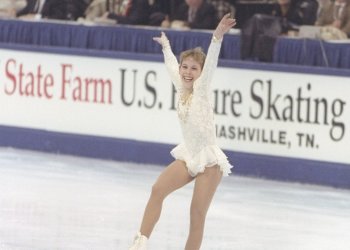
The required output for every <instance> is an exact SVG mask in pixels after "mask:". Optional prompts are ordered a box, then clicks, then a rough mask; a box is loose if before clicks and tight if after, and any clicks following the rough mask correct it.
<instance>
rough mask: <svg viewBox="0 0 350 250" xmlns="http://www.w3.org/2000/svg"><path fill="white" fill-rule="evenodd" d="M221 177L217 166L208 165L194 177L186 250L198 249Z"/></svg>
mask: <svg viewBox="0 0 350 250" xmlns="http://www.w3.org/2000/svg"><path fill="white" fill-rule="evenodd" d="M221 177H222V172H221V171H220V168H219V167H218V166H214V167H208V168H206V169H205V171H204V173H202V174H199V175H197V177H196V180H195V184H194V190H193V197H192V202H191V214H190V215H191V216H190V217H191V219H190V233H189V236H188V239H187V243H186V247H185V249H186V250H198V249H200V246H201V243H202V238H203V231H204V224H205V217H206V215H207V211H208V209H209V206H210V203H211V201H212V198H213V196H214V194H215V191H216V188H217V186H218V185H219V183H220V181H221Z"/></svg>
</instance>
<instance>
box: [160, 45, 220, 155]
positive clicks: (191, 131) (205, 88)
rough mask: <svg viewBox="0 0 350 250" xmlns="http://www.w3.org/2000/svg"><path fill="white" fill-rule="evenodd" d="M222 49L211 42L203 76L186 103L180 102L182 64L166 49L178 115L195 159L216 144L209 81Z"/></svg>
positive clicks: (195, 84) (168, 48)
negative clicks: (175, 94)
mask: <svg viewBox="0 0 350 250" xmlns="http://www.w3.org/2000/svg"><path fill="white" fill-rule="evenodd" d="M220 48H221V42H220V41H217V42H214V41H212V42H211V44H210V46H209V49H208V53H207V57H206V60H205V63H204V66H203V70H202V73H201V75H200V77H199V78H198V79H197V80H196V81H195V82H194V85H193V93H192V97H191V100H190V101H189V102H188V103H186V104H183V103H182V102H181V101H180V100H179V99H180V97H181V95H182V93H183V91H184V90H183V85H182V82H181V78H180V74H179V63H178V61H177V59H176V57H175V55H174V54H173V52H172V50H171V48H170V46H167V47H165V48H164V49H163V53H164V60H165V64H166V67H167V70H168V72H169V74H170V77H171V80H172V82H173V84H174V85H175V88H176V90H177V93H178V100H177V101H178V105H177V113H178V117H179V121H180V124H181V128H182V134H183V137H184V142H185V145H186V148H187V150H188V151H189V153H190V154H191V155H192V156H194V155H196V154H197V153H199V152H200V151H201V150H202V149H203V148H205V147H206V146H211V145H215V144H216V135H215V123H214V112H213V107H212V105H211V91H210V82H211V80H212V77H213V73H214V70H215V68H216V66H217V62H218V55H219V52H220Z"/></svg>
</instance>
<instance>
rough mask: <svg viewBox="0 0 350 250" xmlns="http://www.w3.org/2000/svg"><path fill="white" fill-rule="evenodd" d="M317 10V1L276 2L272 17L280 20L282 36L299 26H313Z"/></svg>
mask: <svg viewBox="0 0 350 250" xmlns="http://www.w3.org/2000/svg"><path fill="white" fill-rule="evenodd" d="M317 10H318V2H317V0H277V3H276V5H275V6H274V9H273V11H272V15H273V16H276V17H278V18H280V23H281V28H282V34H288V31H291V30H298V27H299V26H300V25H314V23H315V21H316V17H317Z"/></svg>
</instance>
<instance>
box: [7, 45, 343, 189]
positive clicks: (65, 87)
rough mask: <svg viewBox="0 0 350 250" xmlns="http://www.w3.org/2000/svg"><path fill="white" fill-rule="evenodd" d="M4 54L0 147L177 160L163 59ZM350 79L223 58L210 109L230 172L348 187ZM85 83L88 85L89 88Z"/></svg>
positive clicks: (62, 52)
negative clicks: (173, 150)
mask: <svg viewBox="0 0 350 250" xmlns="http://www.w3.org/2000/svg"><path fill="white" fill-rule="evenodd" d="M2 47H3V49H1V51H0V56H1V57H0V60H1V61H0V65H1V76H0V79H1V85H0V86H1V92H0V104H1V106H2V107H3V109H2V110H1V112H0V115H1V123H0V125H1V127H0V136H1V142H0V143H1V145H2V146H10V147H19V148H27V149H34V150H42V151H47V152H57V153H64V154H75V155H82V156H89V157H99V158H106V159H115V160H121V161H135V162H140V163H152V164H154V163H155V164H162V165H166V164H167V163H169V161H171V157H170V155H169V151H170V150H171V148H172V147H174V146H175V145H176V144H177V143H179V142H180V139H179V138H181V133H180V130H179V124H178V122H177V119H176V112H175V102H174V100H175V94H174V91H173V88H172V86H171V83H170V80H169V78H168V76H167V73H166V70H165V67H164V65H163V63H162V57H161V56H159V55H141V54H128V53H111V52H96V51H94V52H92V51H85V50H76V49H74V50H71V49H70V50H68V49H52V48H46V49H45V48H44V49H43V48H37V49H34V50H33V48H31V49H29V48H26V47H23V46H15V47H8V48H6V46H5V45H3V46H2ZM45 60H46V61H45ZM43 61H45V63H43ZM96 65H102V67H96ZM73 73H74V74H73ZM349 76H350V72H349V71H346V70H336V69H319V68H307V67H292V66H290V65H288V66H282V65H273V64H255V63H244V62H229V61H221V62H220V64H219V68H218V70H217V73H216V74H215V76H214V78H215V81H217V82H219V83H220V85H214V86H213V105H214V110H215V113H216V121H217V124H218V127H217V134H218V144H219V145H220V147H222V148H223V149H224V151H225V152H226V153H227V155H228V156H229V159H230V161H231V163H232V164H233V165H234V166H235V168H234V169H233V171H234V172H235V173H237V174H244V175H252V176H259V177H265V178H273V179H279V180H290V181H299V182H308V183H317V184H324V185H331V186H336V187H346V188H349V187H350V182H349V179H350V157H349V155H348V153H347V151H348V150H346V149H347V148H350V137H349V133H348V131H347V129H348V128H347V127H346V126H347V124H346V122H345V121H348V120H350V115H349V107H348V103H347V100H348V98H347V95H346V93H349V91H350V89H349V87H350V85H349V84H346V83H347V82H348V79H349ZM36 78H37V83H39V81H40V86H36V85H35V84H37V83H36V82H35V79H36ZM39 78H40V79H39ZM86 79H89V82H90V83H91V81H90V80H91V79H93V80H94V81H93V83H92V85H91V84H90V85H84V81H85V82H86V81H87V80H86ZM28 82H29V83H28ZM96 82H98V84H96ZM74 84H75V85H74ZM94 84H95V85H94ZM38 85H39V84H38ZM348 85H349V86H348ZM77 86H78V87H79V88H78V87H77ZM91 86H92V87H93V88H91ZM88 88H89V91H90V92H89V93H88ZM94 89H95V90H96V89H98V91H95V92H94V91H93V90H94ZM130 89H133V91H130ZM84 91H85V92H84ZM4 107H8V108H5V109H4ZM86 124H88V126H86Z"/></svg>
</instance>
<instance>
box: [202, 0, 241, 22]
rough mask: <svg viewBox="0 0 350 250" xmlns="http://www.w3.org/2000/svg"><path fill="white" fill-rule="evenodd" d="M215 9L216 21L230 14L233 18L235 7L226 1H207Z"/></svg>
mask: <svg viewBox="0 0 350 250" xmlns="http://www.w3.org/2000/svg"><path fill="white" fill-rule="evenodd" d="M209 2H210V3H211V4H212V5H213V6H214V7H215V9H216V14H217V16H218V19H219V20H221V19H222V17H223V16H224V15H225V14H227V13H231V16H232V17H234V16H235V13H236V9H235V7H234V6H233V5H232V4H231V3H230V1H228V0H210V1H209Z"/></svg>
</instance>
